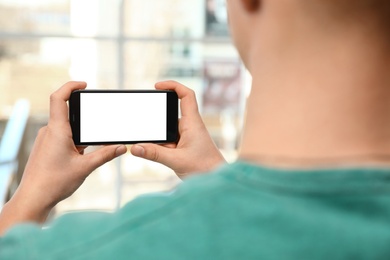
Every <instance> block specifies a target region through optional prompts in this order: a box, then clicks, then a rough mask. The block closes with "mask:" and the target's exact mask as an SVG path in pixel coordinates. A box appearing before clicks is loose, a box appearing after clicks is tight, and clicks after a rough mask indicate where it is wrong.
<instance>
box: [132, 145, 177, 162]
mask: <svg viewBox="0 0 390 260" xmlns="http://www.w3.org/2000/svg"><path fill="white" fill-rule="evenodd" d="M168 149H169V148H166V147H163V146H161V145H157V144H136V145H133V146H132V147H131V150H130V151H131V153H132V154H133V155H134V156H137V157H141V158H144V159H147V160H150V161H153V162H158V163H162V164H164V165H166V166H168V167H169V162H170V161H172V160H170V159H169V158H170V156H171V155H172V149H169V151H167V150H168Z"/></svg>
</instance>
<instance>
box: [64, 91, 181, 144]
mask: <svg viewBox="0 0 390 260" xmlns="http://www.w3.org/2000/svg"><path fill="white" fill-rule="evenodd" d="M81 93H167V129H166V130H167V138H166V140H141V141H131V140H129V141H123V140H122V141H121V140H118V141H108V142H107V141H103V142H99V141H97V142H80V94H81ZM68 105H69V123H70V126H71V130H72V137H73V141H74V143H75V145H80V146H84V145H85V146H89V145H109V144H136V143H175V142H177V140H178V138H179V129H178V124H179V99H178V96H177V93H176V92H174V91H172V90H111V89H110V90H102V89H80V90H75V91H73V92H72V93H71V95H70V98H69V101H68Z"/></svg>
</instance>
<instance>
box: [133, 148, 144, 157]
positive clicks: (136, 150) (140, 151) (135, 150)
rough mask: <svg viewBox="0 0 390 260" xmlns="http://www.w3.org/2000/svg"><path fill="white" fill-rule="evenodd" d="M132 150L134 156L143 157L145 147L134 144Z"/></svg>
mask: <svg viewBox="0 0 390 260" xmlns="http://www.w3.org/2000/svg"><path fill="white" fill-rule="evenodd" d="M132 152H133V155H135V156H139V157H143V156H144V154H145V149H144V148H143V147H142V146H140V145H134V146H133V149H132Z"/></svg>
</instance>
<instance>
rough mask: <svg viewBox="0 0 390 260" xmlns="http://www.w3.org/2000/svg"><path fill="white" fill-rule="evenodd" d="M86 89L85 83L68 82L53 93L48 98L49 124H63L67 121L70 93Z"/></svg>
mask: <svg viewBox="0 0 390 260" xmlns="http://www.w3.org/2000/svg"><path fill="white" fill-rule="evenodd" d="M86 87H87V83H85V82H78V81H70V82H68V83H66V84H65V85H63V86H62V87H61V88H59V89H58V90H57V91H55V92H54V93H53V94H51V96H50V120H49V121H50V122H51V123H56V122H65V121H67V120H68V106H67V104H66V101H68V99H69V97H70V94H71V93H72V91H74V90H77V89H84V88H86Z"/></svg>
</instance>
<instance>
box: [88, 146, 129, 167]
mask: <svg viewBox="0 0 390 260" xmlns="http://www.w3.org/2000/svg"><path fill="white" fill-rule="evenodd" d="M126 152H127V148H126V146H124V145H108V146H104V147H102V148H100V149H99V150H96V151H94V152H92V153H89V154H87V155H85V158H86V161H87V162H88V167H89V168H90V171H93V170H95V169H96V168H98V167H99V166H102V165H103V164H105V163H106V162H109V161H111V160H112V159H114V158H116V157H118V156H121V155H123V154H125V153H126Z"/></svg>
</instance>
